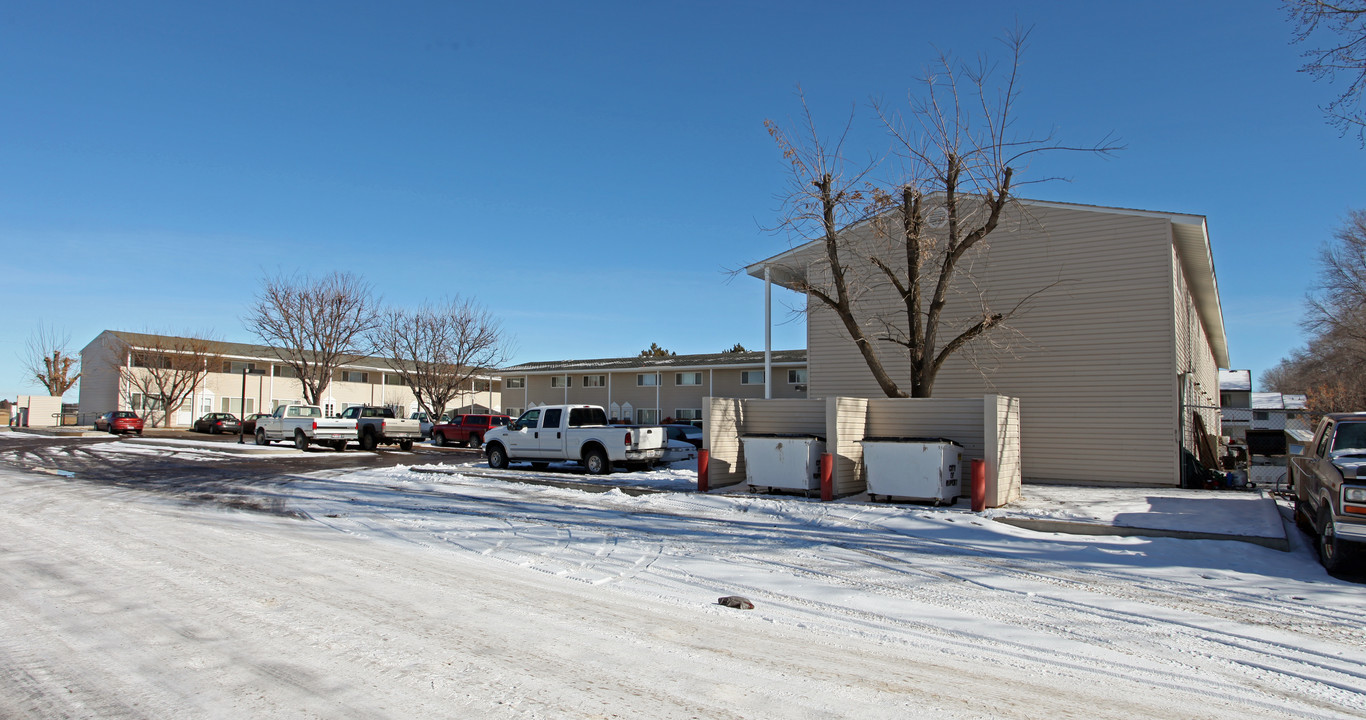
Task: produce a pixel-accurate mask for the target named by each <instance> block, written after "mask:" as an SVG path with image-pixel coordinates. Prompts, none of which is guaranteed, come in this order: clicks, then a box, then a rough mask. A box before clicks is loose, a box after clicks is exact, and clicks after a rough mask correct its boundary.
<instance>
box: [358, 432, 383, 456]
mask: <svg viewBox="0 0 1366 720" xmlns="http://www.w3.org/2000/svg"><path fill="white" fill-rule="evenodd" d="M377 445H379V443H378V442H376V441H375V434H374V433H372V432H368V433H365V434H364V435H361V436H360V449H361V450H365V451H373V450H374V449H375V447H376V446H377Z"/></svg>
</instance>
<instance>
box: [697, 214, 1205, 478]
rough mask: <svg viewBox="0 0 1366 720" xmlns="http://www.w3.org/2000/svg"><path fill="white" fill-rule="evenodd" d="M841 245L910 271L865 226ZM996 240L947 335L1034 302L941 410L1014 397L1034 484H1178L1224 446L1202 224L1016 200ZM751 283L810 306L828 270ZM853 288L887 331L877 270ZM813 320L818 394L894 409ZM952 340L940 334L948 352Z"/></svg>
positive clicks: (760, 272)
mask: <svg viewBox="0 0 1366 720" xmlns="http://www.w3.org/2000/svg"><path fill="white" fill-rule="evenodd" d="M927 217H930V218H931V219H933V218H934V213H933V212H932V208H928V209H927ZM937 231H938V232H943V230H942V229H939V230H937ZM845 232H846V233H847V234H848V237H849V239H850V240H851V241H853V242H855V243H857V245H856V247H859V248H861V249H862V250H863V251H864V252H866V253H867V254H869V255H874V256H879V257H881V258H883V259H884V261H885V262H887V263H889V264H891V265H893V266H897V267H901V268H904V267H905V257H904V250H902V251H901V252H900V254H899V256H898V252H897V250H898V249H899V248H897V247H896V246H894V245H891V244H889V243H888V242H887V241H886V240H883V239H879V238H877V237H875V236H874V234H873V233H872V232H871V229H870V226H869V225H868V224H867V223H864V224H861V225H857V226H854V227H851V228H849V229H847V230H846V231H845ZM988 240H989V251H987V249H986V248H984V247H981V246H979V248H978V249H977V250H976V251H974V253H971V254H969V256H967V257H965V259H964V262H963V266H964V268H965V269H966V270H967V271H968V272H967V273H965V274H964V275H962V276H960V277H959V278H958V283H957V286H956V287H955V288H954V294H953V297H952V298H951V302H950V304H949V306H948V307H947V309H946V320H948V321H950V322H951V321H953V320H960V321H961V320H963V319H965V315H963V314H959V315H956V316H955V315H953V313H954V312H961V311H964V310H968V311H977V310H979V309H980V307H981V304H980V303H979V299H980V300H983V301H985V302H986V303H987V304H988V305H989V306H990V307H992V308H996V309H999V310H1008V309H1010V308H1012V307H1015V306H1016V305H1017V304H1018V303H1019V302H1020V301H1021V300H1024V299H1025V298H1030V299H1029V300H1028V301H1027V302H1026V309H1025V310H1024V311H1023V312H1022V313H1021V314H1020V315H1018V316H1017V317H1016V318H1015V319H1014V320H1013V321H1012V322H1011V326H1012V329H1013V330H1012V332H1011V333H1009V334H998V335H997V336H995V337H994V342H995V343H996V344H992V343H979V344H977V345H975V346H974V348H973V350H971V351H965V352H960V353H958V354H956V355H954V356H952V357H951V358H950V359H949V360H948V362H947V363H946V365H945V366H944V368H943V369H942V370H941V371H940V373H939V376H938V380H937V382H936V384H935V386H934V397H935V398H965V399H966V398H976V399H981V398H982V397H983V395H984V394H999V395H1003V396H1009V397H1013V398H1018V399H1019V408H1020V427H1021V441H1020V442H1021V445H1020V453H1021V468H1022V475H1023V478H1024V480H1025V481H1026V482H1029V481H1034V482H1067V483H1100V484H1122V485H1167V486H1171V485H1178V484H1180V482H1181V465H1182V459H1183V453H1182V450H1183V449H1184V450H1190V451H1192V452H1196V451H1197V446H1198V444H1199V443H1200V442H1201V441H1202V440H1203V439H1204V438H1207V437H1211V436H1212V437H1214V438H1217V437H1218V436H1219V434H1220V418H1219V412H1218V410H1217V408H1218V406H1219V376H1218V369H1219V368H1227V367H1229V356H1228V344H1227V340H1226V338H1225V335H1224V322H1223V312H1222V309H1221V307H1220V302H1219V288H1218V283H1217V281H1216V279H1215V274H1214V261H1213V256H1212V253H1211V250H1210V240H1209V233H1208V229H1207V226H1206V221H1205V218H1204V217H1202V216H1199V215H1187V214H1180V213H1167V212H1150V211H1143V210H1128V209H1121V208H1109V207H1095V206H1087V205H1071V204H1064V203H1054V202H1039V201H1021V202H1020V203H1019V204H1018V205H1017V206H1016V207H1014V208H1013V209H1012V210H1010V211H1009V216H1008V217H1006V218H1005V219H1004V220H1003V221H1002V222H1001V224H1000V226H999V227H998V229H997V230H996V231H995V232H994V233H993V234H992V235H990V236H989V238H988ZM747 272H748V273H749V274H750V275H753V276H754V277H757V278H763V277H765V276H766V275H767V276H768V277H769V278H770V280H771V281H772V282H773V283H776V284H778V285H780V286H785V287H788V288H791V289H794V290H798V291H801V289H802V287H803V286H804V284H805V283H807V282H808V281H809V282H811V283H817V284H819V283H822V282H824V280H825V278H827V277H828V273H829V265H828V260H827V259H826V254H825V250H824V246H823V244H822V242H821V241H813V242H809V243H807V244H804V245H801V246H798V247H795V248H793V249H791V250H789V251H788V252H785V253H782V254H780V255H777V256H775V257H771V258H769V259H767V260H763V261H761V262H758V263H755V264H753V265H751V266H749V267H748V268H747ZM969 274H970V280H969ZM856 281H858V282H860V283H861V284H860V285H859V288H860V291H861V292H862V293H863V294H862V296H861V301H860V303H859V305H858V306H857V307H856V316H857V317H858V318H859V319H860V324H861V325H862V326H863V327H864V328H865V329H866V330H867V331H869V332H870V333H873V334H877V333H879V332H881V331H882V330H884V328H885V326H882V325H880V324H879V321H878V320H876V319H874V318H875V317H876V316H878V315H879V314H882V313H883V311H886V310H888V309H894V308H896V307H897V305H898V304H899V298H898V297H897V295H896V294H895V291H894V290H893V288H892V287H891V286H890V285H889V284H888V283H887V282H886V281H885V278H879V277H878V274H877V273H876V272H875V271H867V272H866V275H865V276H863V277H859V278H856ZM930 282H933V278H932V279H931V281H930ZM818 286H819V285H818ZM1031 296H1032V297H1031ZM806 316H807V355H808V363H809V374H810V382H809V390H808V394H809V395H810V396H811V397H812V398H832V397H854V398H878V397H885V395H884V393H883V392H882V391H881V389H880V388H879V386H878V385H877V383H876V382H875V381H874V379H873V376H872V373H871V371H869V369H868V367H867V364H866V363H865V362H864V360H863V358H862V356H861V355H860V353H859V352H858V349H857V348H856V347H855V345H854V343H853V341H852V340H851V339H850V338H849V335H848V333H847V331H846V330H845V328H844V326H843V324H842V323H841V322H840V321H839V319H838V317H837V316H836V315H835V314H834V312H833V311H830V310H828V309H827V308H826V307H824V306H823V305H822V304H821V303H820V302H819V301H815V300H811V299H808V302H807V314H806ZM886 317H895V315H893V316H888V315H885V314H884V315H883V318H884V319H885V318H886ZM899 317H900V318H901V319H900V321H899V322H900V325H899V327H900V328H901V329H902V330H903V331H904V330H905V315H904V313H901V314H900V315H899ZM950 337H952V334H951V333H949V332H948V331H947V330H945V331H944V332H942V333H941V343H943V342H946V341H947V339H948V338H950ZM894 349H895V346H894V345H892V344H890V343H882V344H880V347H879V350H880V351H881V353H882V357H883V361H884V363H885V364H886V366H887V367H888V369H889V371H890V372H891V374H892V376H893V377H894V378H896V379H897V380H898V381H899V382H901V383H904V385H903V387H905V388H907V389H908V388H909V378H910V371H909V363H908V362H907V361H906V360H905V356H904V353H902V354H900V355H898V353H896V352H894ZM717 394H718V395H721V394H724V393H717Z"/></svg>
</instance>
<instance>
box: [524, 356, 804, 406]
mask: <svg viewBox="0 0 1366 720" xmlns="http://www.w3.org/2000/svg"><path fill="white" fill-rule="evenodd" d="M771 362H772V368H773V377H772V381H771V382H770V383H768V386H769V388H770V393H771V395H772V397H774V398H803V397H806V388H807V378H806V351H804V350H778V351H774V352H773V353H772V358H771ZM500 379H501V380H502V388H503V393H502V398H503V401H504V403H506V405H507V407H506V408H505V412H507V414H509V415H512V416H514V417H516V416H517V415H519V414H521V413H522V412H523V411H525V410H527V409H528V408H533V407H538V406H540V405H565V404H578V403H582V404H587V405H600V406H602V407H604V408H606V409H607V414H608V417H611V418H613V419H615V420H617V421H619V422H635V423H642V424H652V423H659V422H663V421H665V420H677V421H680V422H693V421H701V419H702V406H703V402H702V398H704V397H714V396H715V397H737V398H762V397H764V392H765V376H764V353H762V352H741V353H716V354H712V355H671V356H668V357H650V358H646V357H628V358H604V359H597V360H564V361H559V362H535V363H523V364H521V365H514V366H512V367H509V368H505V369H503V371H502V372H501V376H500Z"/></svg>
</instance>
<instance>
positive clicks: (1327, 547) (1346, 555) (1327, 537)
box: [1319, 503, 1351, 575]
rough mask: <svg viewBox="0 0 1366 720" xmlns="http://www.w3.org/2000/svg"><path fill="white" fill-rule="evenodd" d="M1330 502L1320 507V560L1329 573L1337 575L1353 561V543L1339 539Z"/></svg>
mask: <svg viewBox="0 0 1366 720" xmlns="http://www.w3.org/2000/svg"><path fill="white" fill-rule="evenodd" d="M1331 513H1332V511H1331V510H1330V509H1329V507H1328V504H1327V503H1324V505H1323V507H1322V508H1320V509H1319V562H1321V563H1323V569H1324V570H1327V571H1328V572H1329V574H1332V575H1336V574H1338V573H1340V572H1342V571H1343V570H1346V569H1347V565H1348V564H1349V563H1350V561H1351V557H1350V551H1349V548H1350V547H1351V543H1347V542H1343V541H1341V540H1339V539H1338V536H1337V533H1336V532H1334V531H1333V516H1332V514H1331Z"/></svg>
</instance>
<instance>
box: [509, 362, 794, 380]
mask: <svg viewBox="0 0 1366 720" xmlns="http://www.w3.org/2000/svg"><path fill="white" fill-rule="evenodd" d="M804 365H806V361H805V360H774V361H773V367H779V366H782V367H801V366H804ZM763 367H764V361H763V360H760V361H758V362H752V363H739V364H734V365H652V366H649V367H619V368H603V367H565V368H556V369H549V370H518V369H516V368H509V369H507V370H503V371H502V372H500V373H499V375H500V376H501V377H513V376H517V375H565V374H567V373H575V374H577V373H585V374H589V375H593V374H608V373H646V372H687V371H693V370H752V369H754V368H763Z"/></svg>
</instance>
